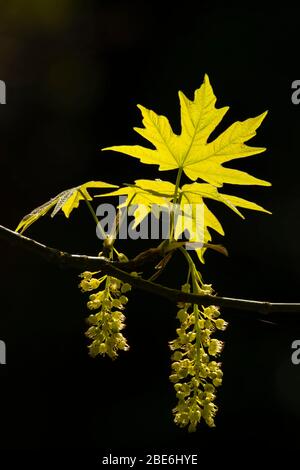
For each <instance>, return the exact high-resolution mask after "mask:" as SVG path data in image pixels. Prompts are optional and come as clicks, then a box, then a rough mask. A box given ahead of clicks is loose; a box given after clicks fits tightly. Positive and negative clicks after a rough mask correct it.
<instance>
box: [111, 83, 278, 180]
mask: <svg viewBox="0 0 300 470" xmlns="http://www.w3.org/2000/svg"><path fill="white" fill-rule="evenodd" d="M179 100H180V106H181V134H180V135H177V134H175V133H174V132H173V130H172V128H171V126H170V123H169V121H168V119H167V118H166V117H165V116H159V115H158V114H156V113H155V112H154V111H151V110H148V109H146V108H144V107H143V106H140V105H138V108H139V109H140V110H141V112H142V116H143V124H144V127H143V128H137V127H136V128H134V130H135V131H136V132H138V133H139V134H140V135H141V136H142V137H144V138H145V139H147V140H148V141H149V142H151V143H152V144H153V146H154V147H155V149H150V148H147V147H143V146H141V145H119V146H113V147H106V148H105V149H103V150H114V151H117V152H121V153H124V154H126V155H130V156H132V157H135V158H138V159H139V160H140V161H141V162H142V163H149V164H156V165H159V170H161V171H164V170H173V169H176V168H177V169H180V170H181V171H184V172H185V174H186V175H187V176H188V177H189V178H190V179H192V180H193V181H195V180H197V179H198V178H201V179H202V180H204V181H206V182H208V183H211V184H213V185H214V186H218V187H220V186H222V184H223V183H231V184H247V185H248V184H257V185H263V186H270V183H268V182H267V181H264V180H260V179H258V178H255V177H253V176H251V175H249V174H248V173H245V172H243V171H239V170H233V169H231V168H224V167H223V166H222V164H223V163H225V162H228V161H230V160H233V159H236V158H241V157H248V156H250V155H255V154H258V153H261V152H264V151H265V148H263V147H250V146H248V145H246V144H245V142H247V141H248V140H250V139H251V138H252V137H254V136H255V134H256V132H255V131H256V129H257V128H258V127H259V126H260V124H261V122H262V121H263V119H264V117H265V116H266V112H265V113H262V114H260V115H259V116H257V117H254V118H250V119H246V120H245V121H242V122H239V121H238V122H235V123H234V124H232V125H231V126H230V127H229V128H228V129H226V130H225V131H224V132H222V133H221V134H220V135H219V136H218V137H217V138H216V139H215V140H213V141H212V142H208V138H209V136H210V134H211V133H212V131H213V130H214V129H215V128H216V127H217V125H218V124H219V123H220V122H221V120H222V118H223V116H224V115H225V113H226V112H227V110H228V109H229V108H228V107H224V108H219V109H218V108H216V107H215V103H216V97H215V95H214V93H213V90H212V87H211V85H210V82H209V79H208V76H207V75H205V78H204V83H203V84H202V86H201V87H200V88H199V89H198V90H196V91H195V95H194V100H193V101H190V100H189V99H188V98H187V97H186V96H185V95H184V94H183V93H182V92H179Z"/></svg>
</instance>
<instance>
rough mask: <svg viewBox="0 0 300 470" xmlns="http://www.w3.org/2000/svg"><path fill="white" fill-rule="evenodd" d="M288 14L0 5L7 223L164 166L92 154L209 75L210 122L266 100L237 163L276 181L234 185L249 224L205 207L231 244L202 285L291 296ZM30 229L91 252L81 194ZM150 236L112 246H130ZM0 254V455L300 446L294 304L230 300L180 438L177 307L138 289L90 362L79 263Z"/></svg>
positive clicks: (122, 138) (249, 294)
mask: <svg viewBox="0 0 300 470" xmlns="http://www.w3.org/2000/svg"><path fill="white" fill-rule="evenodd" d="M299 13H300V9H298V10H297V9H296V10H295V8H293V10H291V9H289V8H283V7H281V8H280V7H274V6H273V7H272V9H270V8H266V9H263V8H260V9H258V8H257V9H256V8H247V7H240V8H236V7H235V8H225V7H223V8H216V7H213V6H212V5H211V4H210V2H201V3H199V2H197V6H196V7H195V6H192V5H191V4H189V3H184V4H182V5H181V6H178V7H175V5H172V6H171V4H169V5H168V2H166V3H163V2H160V5H159V6H158V5H157V6H156V5H155V3H150V2H149V3H148V2H145V3H142V2H135V1H132V2H127V1H123V2H119V3H118V2H102V1H97V0H94V1H92V0H85V1H83V0H77V1H71V0H59V1H53V0H51V1H50V0H43V1H38V0H35V1H34V0H29V1H27V2H24V1H21V0H20V1H16V0H15V1H11V2H3V1H2V2H1V3H0V18H1V19H0V79H1V80H4V81H5V83H6V87H7V90H6V92H7V104H6V105H2V106H1V108H0V122H1V125H0V135H1V140H0V146H1V185H0V192H1V224H3V225H6V226H8V227H10V228H15V227H16V225H17V223H18V222H19V220H20V219H21V218H22V217H23V216H24V214H26V213H28V212H29V211H30V210H31V209H33V208H34V207H36V206H38V205H40V204H41V203H43V202H45V201H47V200H48V199H49V198H50V197H52V196H54V195H56V194H57V193H58V192H60V191H62V190H63V189H65V188H69V187H72V186H75V185H78V184H80V183H83V182H85V181H89V180H95V179H96V180H97V179H98V180H104V181H108V182H112V183H117V184H118V183H122V182H132V181H133V180H134V179H135V178H141V177H142V178H154V177H160V178H162V179H167V178H169V177H171V178H174V172H169V173H158V172H157V167H155V166H153V167H152V166H143V167H142V166H141V164H140V163H139V162H138V160H135V159H130V158H126V157H125V156H122V155H121V154H116V153H113V152H105V153H104V152H103V153H101V152H100V149H101V147H106V146H110V145H117V144H134V143H140V142H141V139H140V137H139V136H138V135H137V134H136V135H135V133H134V132H133V130H132V127H133V126H135V125H140V113H139V111H138V109H137V108H136V104H137V103H141V104H143V105H145V106H146V107H150V108H151V109H154V110H155V111H157V112H158V113H159V114H164V115H167V116H168V117H169V118H170V121H171V123H172V125H173V128H174V129H175V130H176V131H179V103H178V97H177V92H178V90H182V91H184V92H185V93H186V94H187V96H188V97H190V98H192V94H193V91H194V90H195V88H198V87H199V86H200V84H201V83H202V81H203V76H204V73H208V74H209V76H210V79H211V83H212V85H213V87H214V91H215V93H216V96H217V98H218V101H217V105H218V106H219V107H221V106H225V105H229V106H230V108H231V109H230V111H229V112H228V114H227V115H226V117H225V118H224V122H223V123H222V124H221V126H220V130H223V129H224V128H225V127H227V126H228V125H229V124H230V123H232V122H233V121H235V120H243V119H246V118H248V117H251V116H255V115H257V114H259V113H261V112H263V111H264V110H266V109H268V110H269V114H268V116H267V118H266V120H265V121H264V123H263V124H262V126H261V128H260V129H259V132H258V135H257V136H256V137H255V138H254V139H253V140H252V141H251V142H250V145H257V146H266V147H267V152H266V153H264V154H261V155H258V156H254V157H251V158H248V159H246V160H242V161H239V160H236V161H234V162H233V165H232V166H233V167H234V168H240V169H244V170H245V171H248V172H250V173H252V174H254V175H255V176H257V177H260V178H263V179H266V180H269V181H271V182H272V184H273V186H272V187H271V188H261V187H244V188H234V189H232V188H230V190H231V192H232V193H234V194H236V195H240V196H242V197H246V198H247V199H249V200H254V201H257V202H258V203H259V204H261V205H263V206H264V207H266V208H267V209H269V210H271V211H272V212H273V215H272V216H269V215H264V214H261V213H251V212H250V211H248V212H247V211H244V214H245V215H246V220H245V221H243V220H241V219H240V218H238V217H237V216H236V215H235V214H234V213H232V212H230V211H229V210H227V209H226V208H223V207H219V206H218V205H217V204H210V208H212V209H214V210H215V211H216V213H217V215H218V216H219V217H220V219H221V221H222V224H223V226H224V229H225V232H226V237H225V240H221V238H222V237H218V236H217V235H216V236H215V238H214V240H215V241H216V242H223V243H225V245H226V247H227V248H228V251H229V253H230V257H229V258H224V257H222V256H221V255H219V254H217V253H213V252H212V253H207V256H206V263H205V265H204V266H203V269H202V271H203V276H204V279H205V280H206V281H207V282H212V283H213V285H214V287H215V289H216V290H217V292H218V293H219V294H220V295H226V296H233V297H241V298H252V299H266V300H273V301H286V302H293V301H294V302H297V301H298V302H299V300H300V290H299V264H298V260H299V256H300V244H299V234H300V224H299V203H300V196H299V170H300V163H299V160H300V155H299V140H298V139H299V137H298V136H299V124H300V105H298V106H297V105H294V104H293V103H292V101H291V95H292V89H291V84H292V82H293V81H294V80H297V79H299V78H300V76H299V63H298V59H297V56H298V54H299V51H298V34H299V30H298V26H299ZM229 166H230V165H229ZM225 189H226V191H227V190H228V188H227V187H226V188H225ZM27 234H28V236H31V237H33V238H35V239H37V240H39V241H41V242H43V243H46V244H49V245H51V246H54V247H57V248H60V249H64V250H68V251H71V252H77V253H89V254H95V253H97V252H98V251H99V240H98V239H97V238H96V237H95V231H94V225H93V221H92V219H91V218H90V215H89V213H88V212H87V210H86V208H85V207H84V205H83V206H82V207H81V209H80V210H78V211H74V212H73V213H72V215H71V217H70V220H69V221H67V220H66V219H65V218H64V217H63V216H58V217H56V218H55V219H54V220H51V219H50V217H44V218H43V219H41V220H40V221H39V222H38V223H37V224H36V225H33V226H32V227H31V228H30V229H29V230H28V232H27ZM148 246H150V245H149V244H147V243H146V242H143V244H141V243H140V242H137V243H136V244H132V243H129V242H128V243H127V242H122V243H121V245H120V248H121V250H123V251H126V252H127V253H129V254H130V255H131V256H132V255H134V254H135V253H137V252H138V251H139V250H140V249H142V248H146V247H148ZM1 264H2V269H1V294H2V297H1V315H0V339H1V340H4V341H5V342H6V346H7V364H6V365H0V428H1V436H0V437H1V440H0V448H1V449H2V452H3V455H4V451H5V450H7V451H10V450H11V449H15V450H19V451H20V450H31V451H35V452H37V451H42V452H45V453H46V452H47V454H48V455H49V454H51V452H52V453H53V452H55V451H56V450H57V451H58V450H60V451H63V450H64V451H66V452H68V455H69V457H70V456H74V455H75V456H77V454H78V453H80V452H82V453H84V454H85V455H92V454H93V455H95V458H99V456H101V455H103V454H108V453H109V452H112V453H113V452H115V454H116V455H117V454H118V453H119V452H121V453H122V454H123V455H130V454H131V455H134V452H140V453H143V452H144V453H149V452H151V451H154V450H156V451H157V452H163V451H165V452H167V453H171V452H172V450H174V449H176V450H177V453H178V452H179V451H183V450H184V449H185V450H186V451H188V452H190V453H199V454H202V455H205V454H206V452H207V451H209V452H210V450H214V452H215V449H220V448H221V447H222V446H223V445H225V446H226V447H227V449H228V450H229V451H230V452H234V451H235V449H236V447H237V446H238V447H240V446H245V447H246V448H247V449H249V450H251V452H252V451H253V452H255V451H256V450H257V449H258V448H259V447H260V446H262V447H263V448H264V449H270V452H271V451H272V449H275V448H278V445H279V446H284V445H285V444H287V445H289V446H290V447H291V448H292V447H293V446H295V445H296V443H297V442H299V439H300V436H299V433H300V431H299V426H300V393H299V392H300V365H298V366H297V365H293V364H292V362H291V354H292V349H291V344H292V342H293V341H294V340H296V339H300V322H299V318H300V317H299V315H297V314H294V315H288V314H286V313H285V312H282V314H280V315H277V316H274V315H273V316H271V317H270V321H272V323H265V322H262V321H260V319H259V316H258V315H256V314H255V313H251V314H246V313H245V312H239V311H234V310H232V311H231V310H228V309H227V310H224V312H223V314H224V317H225V318H226V319H227V320H229V321H230V326H229V328H228V330H227V332H226V333H225V334H224V338H225V340H226V346H225V349H224V353H223V356H222V361H223V366H224V372H225V376H224V384H223V386H222V387H221V389H220V391H219V394H218V405H219V407H220V410H219V413H218V416H217V419H216V424H217V427H216V428H215V429H213V430H211V429H208V428H207V427H206V426H205V425H204V424H202V425H201V426H200V428H199V431H197V433H195V434H188V433H187V432H186V431H185V430H180V429H179V428H177V427H176V426H175V425H174V424H173V421H172V414H171V409H172V407H173V406H174V405H175V403H176V400H175V396H174V393H173V389H172V385H171V384H170V383H169V381H168V375H169V368H170V364H169V351H168V341H169V340H171V339H173V337H174V331H175V328H176V321H175V313H176V307H175V306H174V305H172V304H171V303H168V302H167V301H164V300H162V299H161V298H155V297H153V296H150V295H147V294H144V293H141V292H134V293H133V294H132V295H131V296H130V297H131V298H130V303H129V305H128V309H127V329H126V333H127V337H128V340H129V342H130V345H131V350H130V352H129V353H123V354H121V355H120V357H119V359H118V360H116V361H115V362H111V361H110V360H108V359H103V358H102V359H101V358H99V359H91V358H90V357H89V356H88V353H87V344H88V342H87V340H86V338H85V336H84V331H85V329H86V324H85V317H86V315H87V309H86V306H85V302H86V300H87V298H86V296H84V295H83V294H81V293H80V292H79V290H78V288H77V284H78V273H77V272H76V271H72V270H63V269H60V268H58V267H56V266H52V265H48V264H47V263H46V262H44V261H43V260H41V259H40V258H38V257H36V256H34V255H33V254H29V253H27V252H24V251H22V249H18V248H17V247H13V246H9V245H7V244H4V243H2V244H1ZM181 272H182V265H181V262H180V261H179V260H177V261H173V262H172V264H171V266H170V268H169V270H168V271H166V274H165V275H164V277H163V279H162V281H163V282H164V283H165V284H170V285H176V284H177V285H180V282H181V280H182V276H181ZM133 449H135V450H133ZM49 451H51V452H49ZM0 455H1V452H0Z"/></svg>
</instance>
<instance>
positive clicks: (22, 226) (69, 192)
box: [16, 181, 118, 233]
mask: <svg viewBox="0 0 300 470" xmlns="http://www.w3.org/2000/svg"><path fill="white" fill-rule="evenodd" d="M117 187H118V186H116V185H114V184H109V183H104V182H103V181H89V182H88V183H84V184H81V185H80V186H75V187H74V188H70V189H66V190H65V191H62V192H61V193H59V194H57V196H55V197H53V198H52V199H50V200H49V201H47V202H45V203H44V204H42V205H41V206H39V207H37V208H35V209H33V211H31V212H30V213H29V214H27V215H25V217H23V219H22V220H21V221H20V223H19V225H18V226H17V228H16V231H17V232H18V231H20V232H21V233H23V232H24V231H25V230H26V229H27V228H28V227H29V226H30V225H31V224H33V223H34V222H36V221H37V220H38V219H39V218H40V217H42V216H44V215H45V214H47V212H48V211H49V210H50V209H52V207H54V209H53V211H52V213H51V217H54V216H55V215H56V214H57V213H58V212H59V211H60V210H62V211H63V212H64V214H65V216H66V217H67V218H69V216H70V214H71V212H72V210H73V209H76V208H77V207H78V206H79V202H80V201H81V200H84V199H87V200H88V201H91V200H92V199H93V198H92V196H91V195H90V194H89V192H88V191H87V188H117Z"/></svg>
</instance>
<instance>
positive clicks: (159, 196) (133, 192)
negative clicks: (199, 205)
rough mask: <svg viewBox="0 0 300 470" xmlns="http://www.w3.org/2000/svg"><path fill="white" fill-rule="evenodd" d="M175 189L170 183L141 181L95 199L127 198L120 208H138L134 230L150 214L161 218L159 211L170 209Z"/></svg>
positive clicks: (136, 209) (135, 214) (135, 212)
mask: <svg viewBox="0 0 300 470" xmlns="http://www.w3.org/2000/svg"><path fill="white" fill-rule="evenodd" d="M174 188H175V186H174V185H173V184H172V183H169V182H168V181H161V180H154V181H152V180H142V179H141V180H136V181H135V185H128V186H126V187H125V188H120V189H117V190H116V191H112V192H110V193H106V194H100V195H97V196H95V197H106V196H126V200H125V201H124V202H123V203H121V204H120V205H119V206H118V207H119V208H122V207H129V206H136V208H135V209H134V211H133V214H132V215H133V216H134V224H133V228H136V227H137V226H138V225H139V224H140V223H141V222H142V220H143V219H144V218H145V217H147V215H148V214H149V213H150V212H152V213H153V215H154V216H155V217H156V218H159V214H160V210H159V209H163V208H168V207H169V201H170V200H171V199H172V197H173V194H174Z"/></svg>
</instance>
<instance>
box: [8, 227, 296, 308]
mask: <svg viewBox="0 0 300 470" xmlns="http://www.w3.org/2000/svg"><path fill="white" fill-rule="evenodd" d="M0 238H2V239H3V240H6V241H8V242H10V243H12V244H15V245H19V246H21V247H23V248H25V249H27V250H29V251H32V252H33V253H36V254H38V255H40V256H42V257H43V258H45V259H46V260H47V261H51V262H53V263H56V264H60V265H63V266H66V267H70V268H75V269H78V270H80V271H84V270H89V271H103V272H104V273H106V274H109V275H111V276H114V277H116V278H118V279H120V280H121V281H124V282H128V283H129V284H131V285H132V286H133V287H136V288H137V289H141V290H145V291H147V292H150V293H152V294H155V295H159V296H161V297H165V298H166V299H168V300H171V301H173V302H189V303H195V304H198V305H203V306H208V305H218V306H220V307H230V308H234V309H240V310H248V311H255V312H257V313H261V314H268V313H275V312H285V313H291V312H293V313H300V303H272V302H264V301H257V300H245V299H233V298H228V297H219V296H211V295H199V294H189V293H185V292H182V291H180V290H176V289H170V288H169V287H164V286H162V285H160V284H156V283H153V282H150V281H147V280H145V279H142V278H141V277H137V276H132V275H131V274H130V273H129V272H128V271H132V270H133V269H132V268H133V267H135V268H136V267H137V266H138V263H137V259H139V258H140V259H142V260H143V262H144V260H145V257H146V258H147V255H143V254H141V255H138V256H137V257H136V258H135V259H134V260H131V261H128V262H112V261H109V260H108V259H107V258H104V257H101V256H87V255H76V254H70V253H67V252H64V251H60V250H57V249H56V248H51V247H49V246H46V245H43V244H42V243H39V242H37V241H35V240H32V239H31V238H28V237H25V236H24V235H21V234H20V233H18V232H14V231H13V230H10V229H8V228H7V227H3V226H2V225H0ZM154 250H156V249H154ZM148 251H149V250H148ZM156 254H157V253H156ZM150 255H151V252H150V254H149V256H150ZM154 258H155V259H156V257H154Z"/></svg>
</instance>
